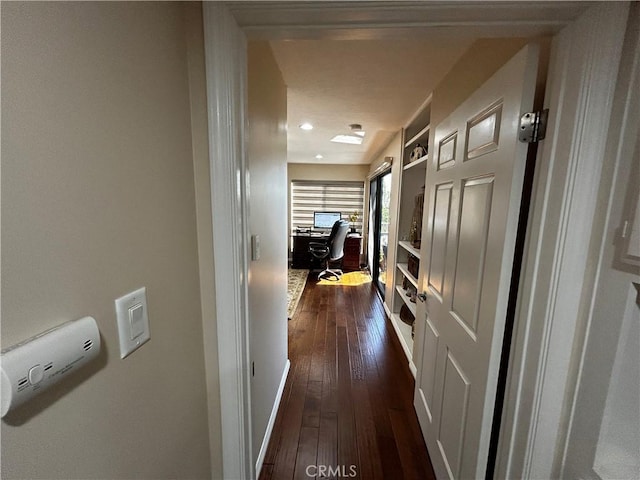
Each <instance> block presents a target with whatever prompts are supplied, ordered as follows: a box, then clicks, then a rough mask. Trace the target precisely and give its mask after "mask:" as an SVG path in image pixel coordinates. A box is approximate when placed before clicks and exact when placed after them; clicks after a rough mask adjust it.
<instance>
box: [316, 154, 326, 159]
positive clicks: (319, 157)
mask: <svg viewBox="0 0 640 480" xmlns="http://www.w3.org/2000/svg"><path fill="white" fill-rule="evenodd" d="M316 158H317V159H318V160H321V159H323V158H324V157H323V156H322V155H320V154H318V155H316Z"/></svg>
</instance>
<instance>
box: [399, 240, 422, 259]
mask: <svg viewBox="0 0 640 480" xmlns="http://www.w3.org/2000/svg"><path fill="white" fill-rule="evenodd" d="M398 245H400V247H402V248H404V249H405V250H406V251H407V252H409V253H410V254H411V255H413V256H414V257H417V258H418V259H420V250H418V249H417V248H415V247H414V246H413V245H411V244H410V243H409V242H408V241H406V240H400V241H399V242H398Z"/></svg>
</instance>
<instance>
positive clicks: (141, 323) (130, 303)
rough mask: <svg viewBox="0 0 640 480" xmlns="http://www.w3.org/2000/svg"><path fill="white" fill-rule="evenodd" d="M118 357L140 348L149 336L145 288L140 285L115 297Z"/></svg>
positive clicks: (123, 356)
mask: <svg viewBox="0 0 640 480" xmlns="http://www.w3.org/2000/svg"><path fill="white" fill-rule="evenodd" d="M116 318H117V319H118V334H119V337H120V358H125V357H126V356H127V355H129V354H131V352H133V351H135V350H137V349H138V348H140V347H141V346H142V345H143V344H144V343H146V342H148V341H149V339H150V338H151V334H150V332H149V315H148V312H147V290H146V288H144V287H142V288H140V289H138V290H136V291H135V292H131V293H127V294H126V295H123V296H122V297H120V298H118V299H116Z"/></svg>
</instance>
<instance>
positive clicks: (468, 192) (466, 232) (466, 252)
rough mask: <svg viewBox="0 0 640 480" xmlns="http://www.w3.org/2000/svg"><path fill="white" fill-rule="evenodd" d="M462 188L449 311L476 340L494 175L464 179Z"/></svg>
mask: <svg viewBox="0 0 640 480" xmlns="http://www.w3.org/2000/svg"><path fill="white" fill-rule="evenodd" d="M461 191H462V195H461V196H462V202H461V203H462V209H461V210H462V213H461V215H460V221H459V225H458V232H460V233H459V236H458V247H457V259H456V268H455V272H454V281H453V289H452V291H451V297H452V309H451V315H452V316H453V317H454V318H455V319H456V320H457V321H458V323H460V325H461V326H462V327H463V328H464V329H465V330H466V331H467V332H468V334H469V335H470V336H471V337H472V338H473V339H474V341H475V339H476V333H477V328H478V315H479V311H478V306H479V303H480V294H481V292H482V278H483V273H484V262H485V258H486V253H487V240H488V239H487V234H488V232H489V220H490V219H491V199H492V196H493V195H492V194H493V177H492V176H491V177H486V178H481V179H473V180H468V181H464V182H463V185H462V188H461Z"/></svg>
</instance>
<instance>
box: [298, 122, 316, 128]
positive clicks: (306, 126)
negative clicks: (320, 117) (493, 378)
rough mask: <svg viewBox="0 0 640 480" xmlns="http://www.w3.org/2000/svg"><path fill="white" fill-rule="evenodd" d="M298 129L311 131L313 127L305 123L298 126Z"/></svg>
mask: <svg viewBox="0 0 640 480" xmlns="http://www.w3.org/2000/svg"><path fill="white" fill-rule="evenodd" d="M300 128H301V129H302V130H313V125H311V124H310V123H309V122H305V123H303V124H302V125H300Z"/></svg>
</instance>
